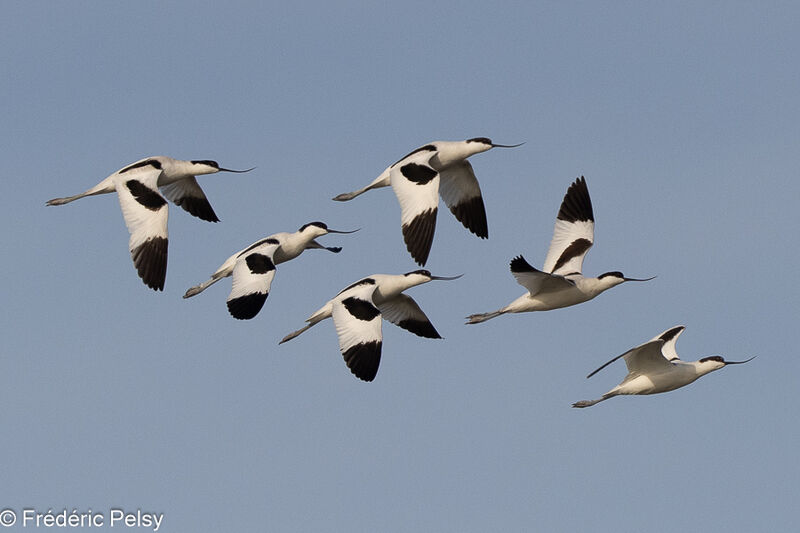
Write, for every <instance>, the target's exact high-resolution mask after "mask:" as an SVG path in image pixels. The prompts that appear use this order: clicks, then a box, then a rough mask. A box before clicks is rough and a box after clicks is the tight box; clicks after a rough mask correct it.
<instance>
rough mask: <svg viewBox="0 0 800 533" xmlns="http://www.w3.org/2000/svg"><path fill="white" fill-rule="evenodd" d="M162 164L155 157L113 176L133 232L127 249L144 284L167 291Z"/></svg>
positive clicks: (127, 221)
mask: <svg viewBox="0 0 800 533" xmlns="http://www.w3.org/2000/svg"><path fill="white" fill-rule="evenodd" d="M160 175H161V163H159V162H158V161H157V160H155V159H150V160H146V161H143V162H142V163H141V164H140V165H137V166H131V167H128V168H125V169H123V170H121V171H119V172H118V173H116V174H114V175H113V181H114V188H115V189H116V190H117V196H118V197H119V205H120V208H121V209H122V216H123V217H124V218H125V225H126V226H127V227H128V232H129V233H130V235H131V236H130V240H129V241H128V248H129V249H130V252H131V258H132V259H133V264H134V266H136V270H137V272H138V273H139V277H140V278H142V281H144V283H145V285H147V286H148V287H150V288H151V289H154V290H157V291H160V290H164V280H165V279H166V277H167V244H168V238H167V216H168V211H167V201H166V200H164V197H163V196H161V194H159V192H158V185H157V184H158V177H159V176H160Z"/></svg>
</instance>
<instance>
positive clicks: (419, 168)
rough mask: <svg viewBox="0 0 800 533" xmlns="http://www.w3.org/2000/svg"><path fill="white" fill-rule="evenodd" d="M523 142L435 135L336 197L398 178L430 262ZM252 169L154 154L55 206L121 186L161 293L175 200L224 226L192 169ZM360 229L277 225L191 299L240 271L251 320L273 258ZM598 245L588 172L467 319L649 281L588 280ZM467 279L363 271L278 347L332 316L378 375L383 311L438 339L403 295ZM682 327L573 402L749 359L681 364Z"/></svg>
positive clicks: (412, 229)
mask: <svg viewBox="0 0 800 533" xmlns="http://www.w3.org/2000/svg"><path fill="white" fill-rule="evenodd" d="M517 146H520V145H519V144H516V145H501V144H494V143H493V142H492V141H491V140H490V139H487V138H485V137H477V138H474V139H468V140H465V141H437V142H432V143H428V144H426V145H424V146H422V147H420V148H417V149H416V150H414V151H412V152H411V153H409V154H408V155H406V156H404V157H403V158H401V159H400V160H399V161H397V162H396V163H394V164H392V165H390V166H389V167H387V168H386V170H384V171H383V172H382V173H381V174H380V175H379V176H378V177H377V178H376V179H375V180H373V181H372V182H371V183H370V184H369V185H367V186H365V187H363V188H361V189H358V190H355V191H353V192H349V193H343V194H340V195H338V196H336V197H334V198H333V199H334V200H336V201H347V200H351V199H353V198H355V197H357V196H359V195H361V194H363V193H365V192H367V191H369V190H372V189H377V188H381V187H389V186H391V187H392V189H393V190H394V193H395V195H396V196H397V200H398V202H399V203H400V209H401V225H402V232H403V239H404V241H405V244H406V248H407V249H408V252H409V253H410V254H411V257H412V258H413V259H414V260H415V261H416V262H417V263H418V264H419V265H420V266H424V265H425V263H426V262H427V260H428V256H429V254H430V251H431V245H432V243H433V235H434V231H435V229H436V216H437V210H438V205H439V197H440V196H441V198H442V200H443V201H444V203H445V205H447V207H448V208H449V209H450V211H451V212H452V213H453V215H454V216H455V217H456V219H458V221H459V222H461V223H462V224H463V225H464V227H465V228H467V229H468V230H469V231H470V232H472V233H473V234H475V235H476V236H478V237H480V238H482V239H486V238H488V235H489V233H488V224H487V221H486V210H485V208H484V204H483V198H482V196H481V189H480V185H479V184H478V180H477V178H476V177H475V172H474V171H473V169H472V165H471V164H470V162H469V161H468V158H469V157H470V156H472V155H475V154H478V153H481V152H485V151H487V150H490V149H492V148H515V147H517ZM250 170H253V169H252V168H251V169H246V170H231V169H227V168H223V167H220V166H219V165H218V164H217V163H216V162H215V161H209V160H198V161H183V160H179V159H172V158H170V157H165V156H155V157H148V158H145V159H142V160H140V161H137V162H135V163H132V164H130V165H128V166H125V167H123V168H121V169H120V170H118V171H116V172H114V173H113V174H111V175H110V176H108V177H107V178H105V179H104V180H103V181H101V182H100V183H98V184H97V185H95V186H94V187H92V188H90V189H88V190H87V191H85V192H83V193H80V194H77V195H74V196H68V197H65V198H54V199H52V200H50V201H48V202H47V205H63V204H66V203H69V202H72V201H74V200H78V199H80V198H84V197H86V196H94V195H99V194H109V193H113V192H116V193H117V197H118V198H119V203H120V207H121V209H122V215H123V217H124V219H125V224H126V225H127V227H128V231H129V233H130V240H129V242H128V247H129V249H130V253H131V258H132V259H133V264H134V266H135V267H136V270H137V272H138V274H139V277H141V279H142V281H143V282H144V283H145V285H147V286H148V287H150V288H151V289H154V290H163V289H164V281H165V279H166V272H167V243H168V237H167V214H168V212H167V200H170V201H171V202H173V203H174V204H175V205H177V206H180V207H181V208H183V209H184V210H185V211H187V212H189V214H191V215H194V216H196V217H198V218H200V219H202V220H206V221H209V222H217V221H218V220H219V219H218V218H217V215H216V214H215V213H214V210H213V209H212V207H211V204H210V203H209V201H208V198H206V195H205V193H203V190H202V189H201V188H200V185H199V184H198V183H197V179H196V177H197V176H200V175H204V174H214V173H216V172H237V173H241V172H249V171H250ZM355 231H358V230H352V231H343V230H334V229H331V228H329V227H328V226H327V225H326V224H324V223H322V222H310V223H308V224H305V225H304V226H302V227H301V228H300V229H299V230H298V231H296V232H293V233H286V232H283V233H275V234H273V235H270V236H268V237H265V238H263V239H261V240H259V241H257V242H255V243H253V244H251V245H250V246H248V247H246V248H244V249H243V250H241V251H239V252H237V253H235V254H233V255H231V256H230V257H229V258H228V259H226V260H225V262H223V263H222V265H221V266H220V267H219V268H218V269H217V270H216V271H215V272H214V273H213V274H212V275H211V278H210V279H208V280H207V281H205V282H203V283H200V284H199V285H196V286H194V287H191V288H190V289H188V290H187V291H186V293H185V294H184V296H183V297H184V298H190V297H192V296H195V295H197V294H199V293H201V292H203V291H204V290H205V289H207V288H208V287H210V286H211V285H213V284H214V283H216V282H217V281H219V280H221V279H223V278H226V277H232V278H233V279H232V287H231V291H230V293H229V294H228V299H227V306H228V311H229V312H230V314H231V315H232V316H233V317H234V318H236V319H240V320H248V319H252V318H254V317H255V316H256V315H257V314H258V313H259V311H260V310H261V308H262V307H263V306H264V303H265V302H266V299H267V296H268V295H269V290H270V286H271V285H272V279H273V278H274V277H275V267H276V265H278V264H280V263H285V262H286V261H290V260H292V259H294V258H296V257H297V256H299V255H300V254H301V253H303V251H305V250H308V249H322V250H328V251H330V252H333V253H338V252H340V251H341V248H339V247H326V246H323V245H322V244H320V243H319V242H317V238H319V237H322V236H323V235H326V234H328V233H342V234H347V233H354V232H355ZM593 243H594V212H593V210H592V202H591V199H590V197H589V189H588V187H587V185H586V180H585V179H584V178H583V177H580V178H578V179H576V180H575V181H574V182H573V183H572V184H571V185H570V186H569V188H568V189H567V193H566V195H565V196H564V199H563V201H562V202H561V207H560V208H559V210H558V214H557V216H556V223H555V229H554V231H553V238H552V240H551V242H550V248H549V249H548V251H547V256H546V257H545V261H544V265H543V267H542V270H539V269H537V268H535V267H533V266H531V264H530V263H528V262H527V261H526V260H525V258H523V257H522V256H521V255H520V256H517V257H515V258H513V259H512V260H511V264H510V267H511V274H512V275H513V276H514V278H515V279H516V280H517V282H518V283H519V284H520V285H522V286H523V287H524V288H525V289H526V290H527V293H525V294H523V295H522V296H520V297H519V298H517V299H516V300H514V301H513V302H511V303H509V304H508V305H506V306H504V307H501V308H500V309H498V310H496V311H492V312H488V313H478V314H473V315H470V316H468V317H467V324H477V323H481V322H484V321H486V320H489V319H492V318H495V317H497V316H500V315H503V314H506V313H523V312H528V311H548V310H551V309H558V308H561V307H568V306H571V305H576V304H579V303H582V302H586V301H588V300H591V299H592V298H595V297H596V296H598V295H599V294H600V293H602V292H604V291H606V290H608V289H610V288H612V287H615V286H617V285H619V284H621V283H624V282H626V281H649V280H651V279H653V278H644V279H639V278H628V277H625V276H624V275H623V274H622V273H621V272H618V271H613V272H606V273H604V274H601V275H600V276H598V277H586V276H584V275H583V273H582V270H583V260H584V258H585V257H586V254H587V252H588V251H589V249H590V248H591V246H592V244H593ZM459 277H461V276H455V277H442V276H434V275H432V274H431V273H430V272H429V271H427V270H415V271H413V272H407V273H405V274H399V275H389V274H373V275H371V276H367V277H365V278H362V279H360V280H358V281H356V282H354V283H352V284H351V285H349V286H348V287H346V288H345V289H343V290H342V291H341V292H339V293H338V294H337V295H336V296H335V297H334V298H332V299H331V300H329V301H327V302H326V303H325V304H324V305H323V306H322V307H321V308H320V309H319V310H317V311H315V312H314V313H313V314H312V315H311V316H309V317H308V319H306V325H305V326H303V327H302V328H300V329H298V330H297V331H294V332H292V333H290V334H288V335H287V336H285V337H284V338H283V339H282V340H281V341H280V343H281V344H282V343H284V342H287V341H289V340H291V339H293V338H295V337H297V336H298V335H300V334H301V333H303V332H305V331H306V330H308V329H309V328H310V327H312V326H314V325H315V324H317V323H319V322H321V321H323V320H325V319H326V318H332V319H333V323H334V326H335V327H336V332H337V335H338V339H339V349H340V351H341V353H342V356H343V357H344V360H345V363H346V364H347V366H348V368H349V369H350V371H351V372H352V373H353V374H354V375H355V376H356V377H358V378H360V379H362V380H364V381H372V380H373V379H375V376H376V374H377V372H378V366H379V364H380V358H381V349H382V343H383V342H382V333H381V326H382V321H383V319H385V320H388V321H389V322H391V323H393V324H395V325H396V326H399V327H401V328H403V329H405V330H407V331H409V332H411V333H414V334H415V335H418V336H421V337H426V338H431V339H439V338H441V336H440V335H439V333H438V332H437V331H436V328H434V327H433V324H431V321H430V320H429V319H428V317H427V316H426V315H425V313H424V312H423V311H422V309H421V308H420V307H419V305H418V304H417V303H416V302H415V301H414V299H413V298H411V297H410V296H407V295H406V294H404V292H405V291H406V290H407V289H410V288H411V287H414V286H416V285H420V284H423V283H427V282H429V281H432V280H454V279H457V278H459ZM683 330H684V326H675V327H673V328H670V329H668V330H667V331H665V332H663V333H661V334H660V335H658V336H656V337H654V338H653V339H651V340H649V341H648V342H646V343H644V344H641V345H639V346H637V347H635V348H633V349H631V350H628V351H627V352H625V353H623V354H621V355H619V356H617V357H615V358H613V359H611V360H610V361H609V362H607V363H606V364H604V365H603V366H601V367H600V368H598V369H597V370H595V371H594V372H592V373H591V374H589V375H588V376H587V377H591V376H593V375H594V374H596V373H597V372H598V371H600V370H602V369H603V368H605V367H606V366H608V365H609V364H611V363H613V362H614V361H616V360H617V359H620V358H622V359H623V360H624V361H625V364H626V365H627V369H628V374H627V376H626V377H625V379H623V381H622V382H621V383H620V384H619V385H617V386H616V387H614V388H613V389H611V390H610V391H608V392H607V393H605V394H604V395H603V396H601V397H600V398H599V399H596V400H584V401H580V402H576V403H574V404H573V407H589V406H592V405H594V404H596V403H598V402H601V401H603V400H607V399H609V398H612V397H614V396H618V395H631V394H633V395H637V394H656V393H660V392H667V391H671V390H674V389H677V388H680V387H683V386H685V385H688V384H690V383H692V382H693V381H695V380H696V379H697V378H699V377H701V376H703V375H705V374H708V373H709V372H713V371H714V370H718V369H720V368H722V367H724V366H726V365H731V364H742V363H746V362H747V361H750V360H751V359H752V357H751V358H750V359H747V360H745V361H725V360H724V359H723V358H722V357H720V356H711V357H704V358H702V359H700V360H698V361H692V362H684V361H681V360H680V358H679V357H678V354H677V352H676V351H675V343H676V341H677V338H678V336H679V335H680V334H681V333H682V332H683Z"/></svg>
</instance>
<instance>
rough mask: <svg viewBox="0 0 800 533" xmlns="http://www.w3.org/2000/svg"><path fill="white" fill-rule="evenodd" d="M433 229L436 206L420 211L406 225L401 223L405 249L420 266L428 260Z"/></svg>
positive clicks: (434, 229) (434, 228)
mask: <svg viewBox="0 0 800 533" xmlns="http://www.w3.org/2000/svg"><path fill="white" fill-rule="evenodd" d="M435 231H436V208H434V209H428V210H427V211H425V212H423V213H420V214H419V215H417V216H416V217H415V218H414V219H413V220H412V221H411V222H409V223H408V224H407V225H403V240H404V241H405V243H406V249H407V250H408V252H409V253H410V254H411V257H412V258H414V261H416V262H417V264H418V265H420V266H425V263H426V262H427V261H428V255H429V254H430V252H431V245H432V244H433V234H434V232H435Z"/></svg>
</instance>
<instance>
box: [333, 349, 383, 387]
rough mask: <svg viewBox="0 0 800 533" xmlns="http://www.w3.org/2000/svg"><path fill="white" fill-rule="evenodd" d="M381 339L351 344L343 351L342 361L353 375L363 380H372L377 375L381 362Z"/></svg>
mask: <svg viewBox="0 0 800 533" xmlns="http://www.w3.org/2000/svg"><path fill="white" fill-rule="evenodd" d="M381 347H382V343H381V341H370V342H364V343H361V344H356V345H355V346H351V347H350V348H348V349H347V350H345V351H344V352H342V356H343V357H344V362H345V363H346V364H347V368H349V369H350V372H352V373H353V375H354V376H355V377H357V378H358V379H360V380H363V381H372V380H374V379H375V376H376V375H378V367H379V366H380V363H381Z"/></svg>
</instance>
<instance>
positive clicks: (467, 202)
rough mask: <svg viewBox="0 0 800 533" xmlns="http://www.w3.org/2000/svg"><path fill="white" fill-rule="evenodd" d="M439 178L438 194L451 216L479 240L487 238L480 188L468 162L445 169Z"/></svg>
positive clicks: (487, 232) (486, 225)
mask: <svg viewBox="0 0 800 533" xmlns="http://www.w3.org/2000/svg"><path fill="white" fill-rule="evenodd" d="M439 177H440V179H441V184H440V186H439V194H441V195H442V200H444V203H445V204H446V205H447V207H449V208H450V211H451V212H452V213H453V215H455V217H456V218H457V219H458V221H459V222H461V223H462V224H463V225H464V227H465V228H467V229H468V230H470V231H471V232H472V233H474V234H475V235H477V236H478V237H480V238H481V239H487V238H489V227H488V224H487V222H486V208H485V207H484V205H483V197H482V196H481V187H480V185H479V184H478V179H477V178H476V177H475V172H474V171H473V170H472V165H470V163H469V161H467V160H464V161H462V162H461V163H460V164H457V165H451V166H449V167H447V168H446V169H445V170H442V171H441V172H440V173H439Z"/></svg>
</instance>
